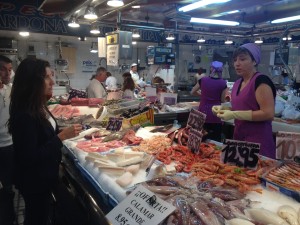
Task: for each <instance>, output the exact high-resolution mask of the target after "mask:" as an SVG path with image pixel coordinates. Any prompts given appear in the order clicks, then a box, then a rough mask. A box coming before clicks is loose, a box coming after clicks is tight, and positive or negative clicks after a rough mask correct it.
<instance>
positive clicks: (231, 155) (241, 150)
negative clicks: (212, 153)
mask: <svg viewBox="0 0 300 225" xmlns="http://www.w3.org/2000/svg"><path fill="white" fill-rule="evenodd" d="M224 144H225V147H224V148H223V149H222V155H221V160H222V162H223V163H229V164H234V165H236V166H240V167H244V168H250V169H255V168H256V166H257V162H258V154H259V150H260V144H258V143H252V142H245V141H236V140H229V139H226V141H225V143H224Z"/></svg>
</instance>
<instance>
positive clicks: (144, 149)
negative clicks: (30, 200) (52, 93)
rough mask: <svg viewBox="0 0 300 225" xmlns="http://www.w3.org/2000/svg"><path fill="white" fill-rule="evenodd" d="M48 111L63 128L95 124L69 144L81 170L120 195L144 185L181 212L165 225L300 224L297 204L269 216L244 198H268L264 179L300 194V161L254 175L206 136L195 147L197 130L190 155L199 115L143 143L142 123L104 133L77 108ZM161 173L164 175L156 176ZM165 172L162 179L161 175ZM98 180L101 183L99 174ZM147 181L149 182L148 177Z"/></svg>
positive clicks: (260, 168) (264, 167)
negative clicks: (224, 158) (228, 159)
mask: <svg viewBox="0 0 300 225" xmlns="http://www.w3.org/2000/svg"><path fill="white" fill-rule="evenodd" d="M108 103H112V105H111V107H114V105H117V102H114V101H112V102H107V104H108ZM95 104H96V103H95ZM51 112H52V113H53V115H54V116H55V117H56V118H58V123H59V125H60V126H69V125H70V124H74V123H80V124H83V125H90V126H91V125H92V124H97V128H93V130H91V131H90V132H87V133H82V134H81V136H80V138H77V139H74V140H70V142H72V143H71V144H70V146H72V148H73V147H74V146H76V156H78V159H80V160H79V162H80V163H81V164H82V166H83V167H85V166H86V165H88V166H89V167H88V171H89V172H90V171H92V172H93V173H91V174H93V175H94V174H96V172H97V173H98V174H100V175H101V176H104V177H106V178H107V176H108V177H109V179H110V180H112V181H113V182H112V183H113V186H116V187H117V190H118V191H119V190H122V191H123V192H122V193H121V194H120V196H121V197H122V196H124V195H125V192H126V190H128V189H132V186H133V185H135V186H137V185H139V184H140V185H143V186H144V187H146V188H147V189H149V190H150V191H151V192H153V193H154V194H155V195H156V196H158V197H160V198H162V199H164V200H165V201H167V202H169V203H170V204H172V205H174V206H175V207H176V210H175V211H174V212H173V213H172V214H171V215H169V216H168V217H167V218H166V219H165V220H164V221H162V222H161V223H160V225H175V224H176V225H181V224H182V225H237V224H239V225H251V224H252V225H253V224H255V225H264V224H266V225H267V224H273V225H277V224H280V225H300V210H299V208H300V205H299V207H298V208H297V207H295V206H294V207H295V208H293V207H292V206H290V205H288V204H286V205H281V206H280V207H277V206H276V209H275V210H273V211H269V210H267V209H264V208H253V207H257V206H256V205H255V204H256V203H257V202H256V203H254V202H252V201H251V200H250V199H246V196H251V194H253V192H254V193H255V194H256V195H260V194H261V193H264V191H263V189H262V187H261V186H258V184H260V183H261V181H260V179H261V177H262V175H263V177H264V179H266V180H268V181H270V182H273V183H275V184H278V185H280V186H281V187H285V188H288V189H290V190H294V191H297V192H299V191H300V178H299V177H300V176H299V175H300V166H299V164H297V163H294V162H284V163H282V164H281V165H280V166H278V165H279V164H278V163H276V161H274V160H269V159H266V158H260V159H259V161H258V165H257V167H256V169H255V170H253V169H246V168H241V167H238V166H234V165H229V164H223V163H222V162H221V160H220V156H221V151H220V150H221V147H220V146H217V145H216V144H213V143H204V142H203V139H202V142H201V141H200V142H201V143H200V144H199V143H198V140H199V138H200V139H201V138H205V135H206V134H205V131H204V130H202V131H198V133H196V135H195V138H194V139H193V140H194V143H192V146H193V151H191V148H189V147H188V140H189V138H191V137H194V136H193V135H192V132H191V131H193V129H194V128H199V127H202V125H203V124H202V123H203V121H202V120H201V121H199V120H197V118H198V117H196V115H194V114H193V115H191V116H190V118H189V121H188V126H187V127H184V128H179V129H178V128H177V129H178V130H176V131H175V132H173V133H166V135H167V134H168V136H163V135H157V134H155V133H151V136H152V135H153V136H152V137H144V139H143V138H141V137H139V136H141V133H144V131H142V132H140V133H138V134H139V135H138V136H137V135H136V132H137V131H138V129H139V128H140V126H139V125H136V126H133V127H131V128H128V129H122V130H121V131H118V132H111V131H108V130H106V129H105V128H100V129H99V126H98V125H99V124H98V122H100V121H97V120H96V119H94V117H93V116H92V115H81V116H80V115H79V110H78V109H77V108H76V107H72V106H70V105H68V106H62V105H57V106H55V107H54V108H53V109H52V111H51ZM135 113H140V112H139V110H137V111H135V110H131V109H130V110H128V111H125V112H124V115H123V116H124V117H127V116H128V117H132V115H134V114H135ZM127 114H128V115H127ZM197 115H198V114H197ZM201 116H203V115H201ZM204 119H205V118H203V120H204ZM171 127H173V124H170V125H169V126H166V127H161V128H156V129H154V131H158V132H161V131H164V129H167V128H171ZM196 137H197V138H198V139H197V138H196ZM73 141H74V142H73ZM173 142H177V144H175V143H174V144H173ZM125 146H130V147H125ZM198 146H199V147H198ZM80 150H81V151H80ZM100 152H101V154H99V153H100ZM79 156H82V157H81V158H80V157H79ZM82 160H83V161H82ZM154 161H155V162H154ZM153 162H154V164H153ZM152 164H153V166H152ZM161 168H163V169H161ZM162 170H163V171H164V172H162V173H160V172H158V171H162ZM149 172H150V173H149ZM148 173H149V174H148ZM162 174H163V175H164V176H158V175H162ZM179 174H180V175H182V176H179ZM168 175H172V176H168ZM173 175H174V176H173ZM97 176H98V175H97ZM153 177H154V178H153ZM95 178H96V180H97V177H96V175H95ZM149 178H152V179H150V180H147V179H149ZM101 179H102V177H101ZM101 179H99V183H100V182H101ZM140 182H142V183H140ZM138 183H139V184H138ZM103 186H105V187H106V186H107V187H110V188H111V186H109V185H103ZM109 190H110V189H108V191H109ZM106 191H107V190H106ZM248 192H251V193H250V194H249V193H248ZM118 194H119V193H118ZM120 196H118V197H119V198H121V197H120ZM116 199H117V200H120V199H118V198H116ZM275 201H276V200H275Z"/></svg>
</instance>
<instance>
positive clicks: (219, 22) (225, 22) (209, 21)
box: [190, 17, 240, 26]
mask: <svg viewBox="0 0 300 225" xmlns="http://www.w3.org/2000/svg"><path fill="white" fill-rule="evenodd" d="M190 22H191V23H205V24H215V25H222V26H238V25H240V23H239V22H236V21H228V20H213V19H204V18H196V17H192V18H191V21H190Z"/></svg>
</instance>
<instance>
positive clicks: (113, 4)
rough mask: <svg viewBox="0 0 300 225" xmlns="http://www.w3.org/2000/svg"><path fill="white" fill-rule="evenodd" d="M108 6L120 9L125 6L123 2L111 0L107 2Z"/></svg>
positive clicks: (121, 0)
mask: <svg viewBox="0 0 300 225" xmlns="http://www.w3.org/2000/svg"><path fill="white" fill-rule="evenodd" d="M107 5H109V6H112V7H120V6H123V5H124V2H123V0H109V1H107Z"/></svg>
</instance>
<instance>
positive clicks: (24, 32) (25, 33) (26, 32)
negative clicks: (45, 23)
mask: <svg viewBox="0 0 300 225" xmlns="http://www.w3.org/2000/svg"><path fill="white" fill-rule="evenodd" d="M19 34H20V35H21V36H22V37H28V36H29V32H28V31H20V32H19Z"/></svg>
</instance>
